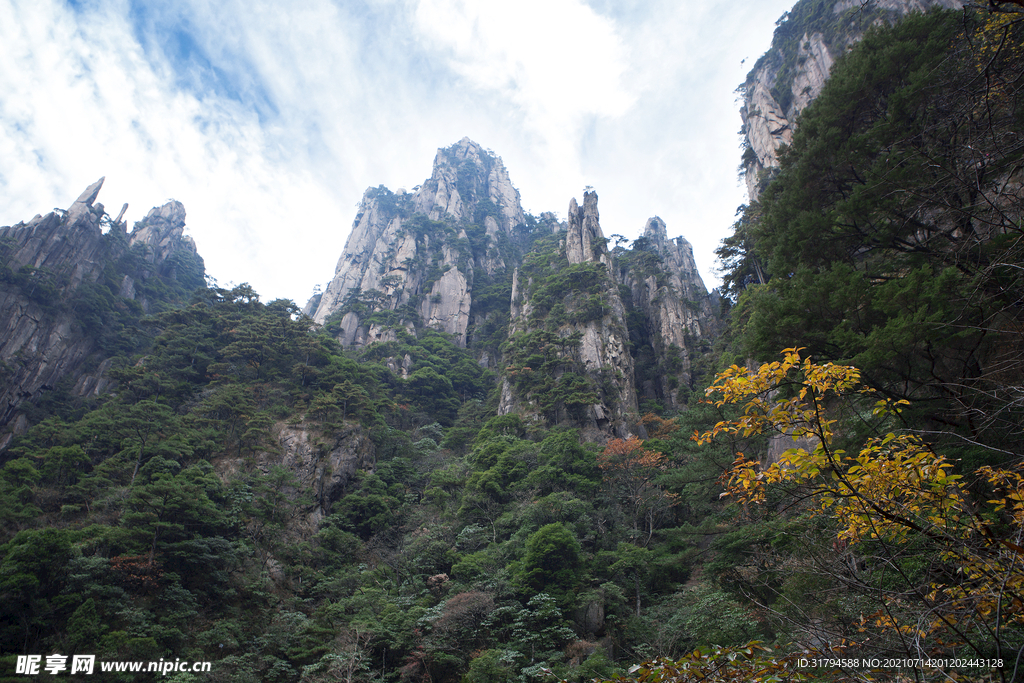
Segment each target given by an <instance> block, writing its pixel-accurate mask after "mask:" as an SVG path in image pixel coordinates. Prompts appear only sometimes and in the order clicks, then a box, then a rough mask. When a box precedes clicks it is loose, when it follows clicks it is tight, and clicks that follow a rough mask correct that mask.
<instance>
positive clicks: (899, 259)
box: [719, 3, 1024, 464]
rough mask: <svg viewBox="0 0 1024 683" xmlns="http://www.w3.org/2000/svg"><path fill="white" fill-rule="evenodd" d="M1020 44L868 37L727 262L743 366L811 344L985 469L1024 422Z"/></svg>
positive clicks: (965, 30) (728, 250)
mask: <svg viewBox="0 0 1024 683" xmlns="http://www.w3.org/2000/svg"><path fill="white" fill-rule="evenodd" d="M804 5H807V3H800V4H799V5H798V6H797V8H800V7H803V6H804ZM797 8H794V11H796V9H797ZM791 21H793V19H790V22H791ZM790 22H787V24H788V23H790ZM785 25H786V24H784V25H783V26H785ZM780 30H781V27H780ZM1021 30H1022V29H1021V27H1020V25H1019V24H1013V23H1010V24H1006V25H1005V26H999V27H998V28H994V29H990V28H988V26H987V24H982V23H981V21H980V20H979V18H978V17H977V16H976V15H972V14H968V15H963V14H962V13H959V12H932V13H929V14H917V15H910V16H908V17H907V18H906V19H905V20H903V21H902V22H900V23H899V24H897V25H896V26H895V27H892V28H887V27H878V28H876V29H873V30H871V31H869V32H868V33H867V35H866V36H865V37H864V40H863V41H861V42H860V43H859V44H858V45H857V46H856V48H855V49H853V50H852V51H850V53H849V54H847V55H845V56H844V57H843V58H842V59H840V60H839V61H838V62H837V64H836V66H835V68H834V70H833V72H832V77H831V78H830V80H829V81H828V83H827V84H826V86H825V88H824V90H823V91H822V93H821V95H820V96H819V97H818V99H817V100H816V101H815V102H814V103H813V104H811V106H809V107H808V108H807V109H806V110H805V111H804V113H803V115H802V117H801V119H800V125H799V127H798V128H797V131H796V133H795V135H794V138H793V144H792V146H791V147H790V149H789V150H788V151H787V152H786V153H785V154H784V155H783V158H782V165H781V169H780V172H779V174H778V176H777V178H776V179H775V180H774V181H773V182H772V183H771V184H770V186H769V187H768V188H767V189H766V190H765V192H764V193H763V194H762V196H761V204H760V206H759V207H750V208H748V209H747V211H746V212H745V213H744V215H743V217H742V218H741V220H740V221H739V222H738V223H737V224H736V226H735V230H736V232H735V234H734V235H733V237H731V238H729V239H728V240H727V241H726V243H725V244H724V245H723V248H722V249H721V250H720V252H719V253H720V256H722V258H723V260H724V262H725V263H726V265H727V267H728V268H729V273H727V275H726V277H725V280H726V283H727V285H728V286H729V287H730V288H731V289H730V291H732V292H734V293H735V292H739V291H742V292H743V293H742V295H741V296H740V297H739V301H738V306H737V307H736V309H735V310H734V311H733V320H734V321H735V323H734V324H735V326H736V330H737V333H738V334H737V336H738V337H739V339H740V341H741V343H742V347H741V350H740V353H741V357H743V358H750V357H752V358H757V359H761V360H766V359H767V358H768V356H769V355H771V354H774V352H775V349H778V348H783V347H790V346H801V347H805V348H807V349H808V351H809V352H810V353H813V354H814V355H815V356H816V357H818V358H823V359H832V360H835V361H837V362H841V363H849V364H854V365H856V366H858V367H860V368H861V369H862V371H863V372H864V373H865V376H866V377H867V378H869V379H870V381H871V382H872V383H873V384H875V385H877V386H880V387H883V388H884V389H885V390H886V391H889V392H891V393H892V394H893V395H895V396H899V397H901V398H908V399H913V400H914V401H915V403H916V406H917V407H916V408H914V409H913V411H912V413H913V414H911V413H910V412H908V413H907V414H906V415H905V418H904V419H906V420H908V422H910V423H913V424H914V425H915V426H917V427H919V428H922V429H926V430H929V431H933V432H934V431H955V432H956V433H957V436H956V437H953V438H952V439H948V443H949V444H950V448H956V449H957V451H956V452H957V453H958V454H959V455H962V456H963V457H965V458H968V459H969V460H970V461H972V462H976V463H979V464H980V463H981V462H983V461H984V460H985V458H989V460H990V461H991V459H992V458H998V457H1001V456H998V455H997V453H998V451H999V450H1002V451H1006V450H1008V449H1011V448H1012V446H1011V444H1012V443H1015V441H1016V434H1017V433H1018V426H1019V424H1020V419H1021V416H1020V415H1019V414H1018V413H1017V411H1016V407H1015V404H1013V403H1012V401H1008V400H1007V399H1008V394H1007V393H1006V387H1007V386H1009V385H1013V384H1015V383H1016V382H1017V380H1016V379H1010V378H1011V377H1015V378H1019V377H1020V376H1021V375H1022V368H1021V365H1020V363H1019V360H1018V359H1016V358H1015V357H1013V356H1012V355H1009V354H1008V353H1007V349H1008V345H1012V344H1013V341H1012V339H1013V338H1015V335H1016V330H1017V329H1018V327H1019V324H1020V316H1019V310H1018V309H1019V306H1017V303H1016V302H1017V301H1019V299H1020V297H1021V295H1022V293H1024V289H1022V285H1024V279H1021V278H1020V275H1019V269H1017V268H1016V267H1015V266H1013V265H1012V264H1014V263H1017V262H1019V260H1020V258H1021V253H1020V250H1019V245H1020V230H1021V228H1020V225H1021V223H1020V220H1021V216H1020V211H1019V206H1018V205H1017V204H1015V203H1014V202H1012V201H1010V202H1007V201H1004V199H1002V198H1001V197H1002V193H1003V192H1004V190H1005V187H1006V186H1007V185H1006V184H1007V183H1008V182H1010V179H1011V177H1013V175H1014V174H1015V173H1017V170H1016V169H1018V168H1019V164H1020V159H1021V155H1022V153H1024V150H1022V149H1021V147H1020V145H1019V144H1018V143H1016V142H1014V140H1016V139H1017V137H1019V131H1020V121H1021V115H1022V111H1024V110H1022V108H1021V98H1020V94H1019V92H1018V88H1019V83H1020V80H1019V76H1020V64H1021V62H1020V60H1019V59H1017V58H1016V55H1018V53H1019V51H1020V49H1019V45H1020V42H1021V35H1022V34H1021ZM995 44H999V45H1003V48H1002V49H1000V50H996V49H995V48H994V47H991V46H993V45H995ZM986 46H989V47H986ZM987 49H988V50H990V51H991V54H989V53H988V52H985V50H987ZM997 81H998V82H999V83H1006V86H1005V87H1004V86H1003V85H993V83H995V82H997ZM1011 83H1012V84H1013V85H1011ZM1011 272H1012V274H1011ZM982 414H984V415H985V416H986V417H984V418H981V417H980V416H981V415H982ZM954 444H955V445H954ZM964 446H967V447H964ZM985 447H989V448H992V449H995V450H992V451H990V453H987V454H986V453H985V452H984V448H985Z"/></svg>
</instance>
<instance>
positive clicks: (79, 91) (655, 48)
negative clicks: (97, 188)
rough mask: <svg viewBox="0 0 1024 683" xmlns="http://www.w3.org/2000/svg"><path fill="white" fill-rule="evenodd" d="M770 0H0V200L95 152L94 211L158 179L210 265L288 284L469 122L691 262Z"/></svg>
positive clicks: (509, 157) (29, 203)
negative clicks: (369, 192) (380, 188)
mask: <svg viewBox="0 0 1024 683" xmlns="http://www.w3.org/2000/svg"><path fill="white" fill-rule="evenodd" d="M773 6H774V8H773ZM783 9H785V3H784V2H781V1H775V2H767V3H760V4H758V5H756V6H748V7H744V9H743V12H742V13H739V12H736V11H735V10H734V9H733V5H727V4H726V3H724V2H722V1H721V0H712V1H710V2H703V3H700V4H696V3H689V2H687V3H679V2H677V0H650V2H643V3H624V2H608V3H605V5H602V4H601V3H600V2H599V1H598V0H593V1H592V2H591V3H590V5H587V4H583V3H581V2H578V1H575V0H546V1H541V0H524V1H523V2H520V3H515V4H513V3H494V2H489V1H487V2H484V1H477V2H472V1H469V0H461V1H460V0H365V1H364V2H363V3H359V4H356V3H333V2H329V1H328V0H305V1H304V2H299V3H280V2H271V1H269V0H252V1H251V2H241V1H240V0H224V1H223V2H218V3H209V2H206V1H205V0H178V1H176V2H171V1H170V0H152V1H150V2H146V3H134V4H129V3H128V2H127V0H95V2H93V3H91V4H89V5H88V6H86V7H84V8H80V9H79V10H78V11H75V10H72V9H71V8H70V7H69V6H68V5H67V4H65V3H62V2H59V1H58V0H38V1H37V2H32V3H23V2H16V1H15V2H11V0H7V2H6V3H4V2H3V0H0V17H2V20H0V155H2V158H3V159H4V166H3V168H2V169H0V223H11V222H16V221H18V220H23V219H28V218H29V217H31V216H32V215H33V214H35V213H37V212H41V211H46V210H48V209H49V208H52V207H53V206H66V205H68V204H69V203H70V202H71V201H72V200H73V199H74V198H75V197H76V196H77V195H78V193H79V192H80V191H81V190H82V189H83V188H84V187H85V186H86V185H88V184H89V183H91V182H92V181H93V180H95V179H96V178H97V177H99V176H100V175H106V176H107V182H106V185H105V187H104V191H103V193H102V194H101V197H100V199H101V201H104V202H105V203H107V205H108V206H110V207H112V210H114V211H115V212H116V209H117V208H119V207H120V203H121V202H123V201H128V202H131V204H132V206H131V208H130V210H129V214H128V216H129V220H137V219H138V218H141V217H142V215H143V214H144V212H145V211H147V210H148V209H149V207H151V206H154V205H158V204H161V203H163V202H164V201H166V200H167V199H169V198H170V197H174V198H176V199H178V200H180V201H182V202H183V203H184V204H185V206H186V209H187V210H188V214H189V219H188V222H189V226H190V231H191V233H192V234H193V236H194V237H195V239H196V241H197V243H198V245H199V249H200V253H201V254H202V255H203V256H204V258H206V260H207V265H208V270H209V271H210V272H211V274H213V275H214V276H216V277H218V278H220V279H221V281H227V280H233V281H235V282H241V281H243V280H248V281H250V282H252V283H253V285H254V286H255V287H256V288H257V290H258V291H260V292H261V293H262V294H263V295H264V297H265V298H275V297H279V296H284V297H288V298H293V299H296V300H297V301H299V303H302V300H303V299H304V298H305V297H306V295H307V294H308V292H309V291H310V290H311V289H312V286H313V284H315V283H323V282H325V281H326V280H327V279H329V278H330V276H331V274H332V273H333V269H334V264H335V261H336V259H337V257H338V255H339V254H340V253H341V249H342V246H343V244H344V240H345V238H346V237H347V232H348V229H349V226H350V224H351V220H352V217H353V215H354V213H355V203H356V202H357V201H358V199H359V197H360V195H361V194H362V190H363V189H364V188H365V187H366V186H369V185H372V186H375V185H378V184H385V185H388V186H389V187H392V188H396V187H399V186H404V187H411V186H413V185H416V184H418V183H420V182H422V180H423V179H424V178H426V177H427V176H428V175H429V173H430V161H431V159H432V156H433V153H434V150H435V149H436V148H437V147H439V146H446V145H448V144H451V143H453V142H455V141H456V140H458V139H459V138H461V137H463V136H464V135H468V136H470V137H471V138H473V139H475V140H477V141H478V142H480V143H482V144H484V145H485V146H487V147H490V148H492V149H494V150H495V151H496V152H497V153H498V154H499V155H501V156H502V157H503V158H504V160H505V162H506V165H507V166H508V167H509V171H510V174H511V176H512V179H513V182H515V183H516V184H517V186H518V187H519V188H520V190H521V192H522V195H523V200H524V205H525V207H526V208H527V209H528V210H531V211H534V212H540V211H548V210H553V211H555V212H557V213H560V214H561V215H564V212H565V208H566V206H567V205H568V202H569V198H570V197H571V196H572V195H573V194H576V195H577V196H578V194H579V192H580V191H581V190H582V187H583V185H584V184H593V185H595V186H596V187H597V189H598V191H599V192H600V194H601V211H602V217H603V219H604V220H603V223H604V225H605V231H606V233H612V232H620V233H624V234H627V235H635V234H636V233H637V232H638V231H639V229H640V228H641V227H642V225H643V223H644V221H645V219H646V218H647V217H648V216H650V215H653V214H659V215H661V216H662V217H663V218H664V219H665V220H666V221H667V222H668V223H669V231H670V234H678V233H680V232H681V233H683V234H685V235H686V237H687V238H688V239H690V240H691V241H692V242H694V244H695V247H697V252H698V254H697V258H698V264H699V265H700V266H701V267H702V270H703V271H704V272H705V273H708V272H709V271H710V268H711V266H712V265H713V255H712V254H711V251H712V249H713V248H714V245H715V244H716V243H717V241H718V240H719V239H720V238H721V236H722V235H724V233H725V231H726V230H727V229H728V226H729V224H730V223H731V221H732V212H733V210H734V209H735V206H736V205H737V204H738V203H739V202H740V201H742V194H741V190H740V189H739V188H738V186H737V183H736V180H735V167H736V164H737V163H738V150H737V148H736V137H735V131H736V130H737V129H738V127H739V123H740V122H739V118H738V115H737V113H736V112H737V108H736V106H735V105H734V103H733V101H732V99H733V96H732V90H733V88H734V87H735V86H736V85H737V84H738V83H739V82H740V81H741V80H742V78H743V75H744V74H745V72H746V69H747V68H749V66H750V64H751V63H752V60H753V59H754V58H756V57H757V56H758V55H759V54H760V53H761V52H762V51H763V50H764V49H765V48H766V47H767V45H768V41H769V40H770V37H771V31H772V28H773V22H774V19H775V18H777V16H778V15H779V14H781V12H782V11H783ZM737 46H738V47H737ZM743 57H748V58H750V59H751V61H748V63H747V65H746V66H741V65H740V64H739V60H740V59H742V58H743Z"/></svg>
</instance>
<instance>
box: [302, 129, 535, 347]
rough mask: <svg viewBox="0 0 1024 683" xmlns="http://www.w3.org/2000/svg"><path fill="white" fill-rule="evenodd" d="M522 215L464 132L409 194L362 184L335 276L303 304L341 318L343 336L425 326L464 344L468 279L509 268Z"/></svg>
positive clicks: (494, 162)
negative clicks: (398, 326)
mask: <svg viewBox="0 0 1024 683" xmlns="http://www.w3.org/2000/svg"><path fill="white" fill-rule="evenodd" d="M525 223H526V217H525V215H524V214H523V209H522V207H521V205H520V202H519V192H518V191H517V190H516V189H515V188H514V187H513V186H512V182H511V181H510V180H509V176H508V172H507V171H506V170H505V166H504V164H502V162H501V159H500V158H498V157H495V156H494V155H493V154H491V153H490V152H488V151H486V150H484V149H483V148H482V147H481V146H480V145H478V144H477V143H475V142H473V141H472V140H469V139H468V138H463V139H462V140H460V141H459V142H458V143H456V144H454V145H452V146H451V147H448V148H446V149H439V150H438V151H437V156H436V157H435V159H434V168H433V173H432V174H431V176H430V178H429V179H428V180H427V181H426V182H424V183H423V185H422V186H419V187H417V188H414V191H413V192H412V193H411V194H410V193H407V192H404V191H402V190H400V191H399V192H398V193H393V192H391V191H390V190H387V189H386V188H384V187H383V186H381V187H377V188H370V189H368V190H367V191H366V192H365V193H364V195H363V200H362V203H361V204H360V207H359V211H358V213H357V214H356V218H355V221H354V222H353V224H352V232H351V234H350V236H349V238H348V241H347V243H346V244H345V248H344V250H343V252H342V255H341V258H340V259H339V260H338V266H337V268H336V270H335V273H334V278H333V279H332V280H331V281H330V283H329V284H328V285H327V287H326V288H325V289H324V292H323V294H322V295H321V296H320V297H318V298H314V299H312V300H310V302H309V303H308V304H307V306H306V309H305V310H306V311H307V312H308V313H309V314H310V315H312V317H313V319H314V320H315V321H316V322H318V323H323V322H325V321H326V320H327V319H328V318H330V317H331V316H335V317H336V318H338V319H337V325H336V327H335V329H336V334H337V336H338V338H339V339H340V340H341V342H342V343H343V344H346V345H349V346H351V345H356V346H362V345H365V344H369V343H371V342H374V341H386V340H389V339H393V329H394V327H395V325H396V324H400V325H402V326H405V327H406V328H408V329H410V330H411V329H414V328H416V327H420V326H425V327H431V328H434V329H437V330H440V331H443V332H447V333H449V334H452V335H454V336H455V338H456V339H457V340H458V343H459V344H460V345H462V346H465V345H466V342H467V335H468V331H469V328H470V324H471V315H472V314H473V313H474V311H473V293H472V292H473V288H474V285H479V284H480V282H481V281H482V280H483V281H488V280H489V279H492V278H494V277H496V276H498V275H499V274H500V273H503V272H504V271H505V269H506V260H507V259H508V258H509V257H510V255H512V254H514V253H515V252H516V247H517V245H519V244H520V243H521V241H522V240H521V236H522V233H521V231H520V230H519V229H520V228H521V227H522V226H524V224H525Z"/></svg>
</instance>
